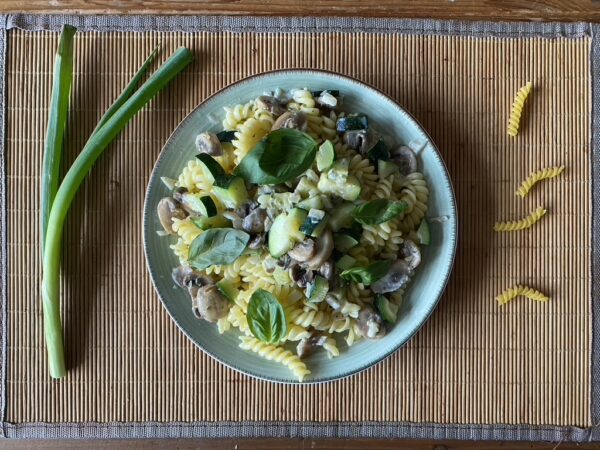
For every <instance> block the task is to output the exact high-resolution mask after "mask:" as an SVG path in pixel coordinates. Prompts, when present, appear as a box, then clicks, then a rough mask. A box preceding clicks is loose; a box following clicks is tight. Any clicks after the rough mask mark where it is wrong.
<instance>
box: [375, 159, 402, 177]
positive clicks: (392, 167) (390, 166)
mask: <svg viewBox="0 0 600 450" xmlns="http://www.w3.org/2000/svg"><path fill="white" fill-rule="evenodd" d="M398 171H400V167H398V164H396V163H393V162H391V161H384V160H383V159H380V160H379V161H377V174H378V175H379V179H380V180H383V179H384V178H387V177H389V176H390V175H391V174H393V173H396V172H398Z"/></svg>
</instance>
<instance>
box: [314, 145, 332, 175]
mask: <svg viewBox="0 0 600 450" xmlns="http://www.w3.org/2000/svg"><path fill="white" fill-rule="evenodd" d="M315 159H316V161H317V169H319V172H323V171H324V170H327V169H329V168H330V167H331V166H332V165H333V161H335V148H334V147H333V144H332V143H331V141H330V140H326V141H325V142H323V143H322V144H321V146H320V147H319V150H318V151H317V156H316V158H315Z"/></svg>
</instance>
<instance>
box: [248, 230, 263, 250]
mask: <svg viewBox="0 0 600 450" xmlns="http://www.w3.org/2000/svg"><path fill="white" fill-rule="evenodd" d="M264 243H265V235H264V233H260V234H257V235H256V236H254V237H253V238H252V239H250V242H249V243H248V248H251V249H252V250H256V249H258V248H261V247H262V245H263V244H264Z"/></svg>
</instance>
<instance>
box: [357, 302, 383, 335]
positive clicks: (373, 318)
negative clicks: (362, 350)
mask: <svg viewBox="0 0 600 450" xmlns="http://www.w3.org/2000/svg"><path fill="white" fill-rule="evenodd" d="M358 330H359V331H360V333H361V334H362V335H363V336H364V337H366V338H367V339H380V338H382V337H383V336H385V333H386V330H385V326H384V324H383V319H382V318H381V316H380V315H379V314H378V313H377V312H376V311H375V310H374V309H373V308H372V307H370V306H365V307H364V308H363V309H361V310H360V313H359V314H358Z"/></svg>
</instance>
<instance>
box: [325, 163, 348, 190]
mask: <svg viewBox="0 0 600 450" xmlns="http://www.w3.org/2000/svg"><path fill="white" fill-rule="evenodd" d="M349 166H350V161H349V160H348V158H342V159H340V160H339V161H336V162H335V163H334V164H333V166H332V167H331V169H329V170H328V171H327V178H329V179H330V180H331V181H333V182H334V183H336V184H341V183H345V182H346V180H347V179H348V167H349Z"/></svg>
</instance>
